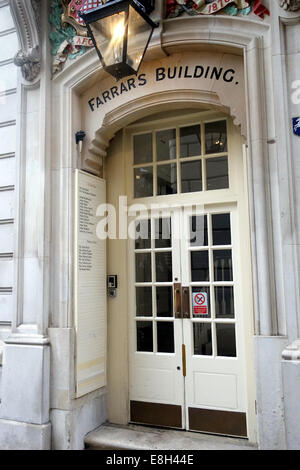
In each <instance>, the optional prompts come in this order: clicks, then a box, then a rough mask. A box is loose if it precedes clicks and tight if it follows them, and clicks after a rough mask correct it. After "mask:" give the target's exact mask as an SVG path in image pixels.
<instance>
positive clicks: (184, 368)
mask: <svg viewBox="0 0 300 470" xmlns="http://www.w3.org/2000/svg"><path fill="white" fill-rule="evenodd" d="M182 375H183V377H186V354H185V344H183V345H182Z"/></svg>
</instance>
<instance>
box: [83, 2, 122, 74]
mask: <svg viewBox="0 0 300 470" xmlns="http://www.w3.org/2000/svg"><path fill="white" fill-rule="evenodd" d="M90 28H91V30H92V33H93V36H94V38H95V41H96V44H97V48H98V50H99V51H100V53H101V55H102V57H103V60H104V62H105V65H106V66H107V65H113V64H118V63H120V62H122V60H123V43H124V41H123V39H124V34H125V30H126V25H125V12H124V11H122V12H120V13H116V14H115V15H110V16H107V17H106V18H101V19H100V20H98V21H95V22H94V23H90Z"/></svg>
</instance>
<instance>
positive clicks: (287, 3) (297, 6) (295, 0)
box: [280, 0, 300, 11]
mask: <svg viewBox="0 0 300 470" xmlns="http://www.w3.org/2000/svg"><path fill="white" fill-rule="evenodd" d="M280 6H281V7H282V8H284V10H287V11H298V10H300V0H281V3H280Z"/></svg>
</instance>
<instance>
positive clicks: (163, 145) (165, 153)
mask: <svg viewBox="0 0 300 470" xmlns="http://www.w3.org/2000/svg"><path fill="white" fill-rule="evenodd" d="M175 158H176V130H175V129H167V130H165V131H159V132H157V133H156V159H157V161H158V162H161V161H164V160H173V159H175Z"/></svg>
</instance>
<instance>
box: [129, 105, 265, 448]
mask: <svg viewBox="0 0 300 470" xmlns="http://www.w3.org/2000/svg"><path fill="white" fill-rule="evenodd" d="M183 114H184V113H183ZM197 118H199V119H201V120H202V119H207V120H211V121H214V120H218V119H224V118H225V119H226V120H227V123H228V126H229V127H228V129H230V132H229V130H228V135H229V133H231V138H230V139H228V155H229V178H230V189H229V190H226V194H224V195H223V197H222V198H221V197H220V199H222V201H224V203H226V204H236V205H237V211H238V231H239V245H238V247H237V252H238V256H239V258H240V259H242V252H245V251H246V252H247V253H248V255H247V263H246V266H244V267H243V275H242V278H241V280H240V284H241V286H242V290H243V297H244V302H243V304H244V312H245V315H244V316H243V323H244V327H243V338H244V340H245V344H246V348H245V364H247V365H248V367H247V369H246V374H245V379H246V397H245V399H246V402H247V422H248V439H249V440H250V441H251V442H256V441H257V438H256V435H257V420H256V401H255V396H256V393H255V374H254V353H253V335H254V324H253V323H254V321H253V292H252V270H251V249H250V222H249V204H248V177H247V154H246V147H245V145H242V137H241V135H240V132H239V131H238V129H237V128H236V127H235V126H234V124H233V121H232V119H231V118H230V117H229V116H228V115H226V114H224V113H220V112H216V111H204V112H203V111H202V112H197V113H193V114H192V115H187V116H184V115H183V117H182V118H181V120H180V125H185V124H186V125H188V123H191V122H194V121H195V120H197ZM175 122H177V123H178V118H177V117H176V118H173V119H172V118H170V117H169V116H168V117H162V118H161V119H157V120H156V119H155V120H154V119H153V118H152V117H149V119H148V120H147V119H144V122H142V123H137V124H132V125H130V126H128V127H127V128H124V129H123V149H124V162H125V165H124V168H125V171H126V194H127V196H128V206H129V205H130V204H132V203H142V204H147V202H148V203H149V202H150V203H151V202H154V197H153V198H152V201H150V198H149V199H148V201H147V198H145V199H144V198H141V199H136V200H134V199H133V198H132V188H133V184H132V167H131V146H132V144H131V139H132V135H133V133H139V132H140V133H143V132H145V131H146V130H148V129H149V128H150V127H154V128H159V129H161V128H167V127H171V126H172V124H173V123H175ZM236 152H237V153H238V155H239V157H238V158H237V157H236V156H235V162H234V163H235V164H233V161H232V158H231V156H232V155H233V154H234V153H236ZM240 178H243V185H242V186H243V190H242V191H240V192H239V191H236V187H235V186H236V184H233V186H232V182H234V183H236V181H238V180H239V179H240ZM222 192H223V191H222ZM209 193H210V194H209ZM212 193H214V191H211V192H207V193H206V194H205V195H204V197H203V203H204V205H208V206H209V205H212V204H213V205H214V204H219V203H216V202H215V201H216V198H215V196H214V195H213V194H212ZM195 194H197V193H189V194H186V195H184V196H183V195H172V196H158V198H159V202H160V203H162V204H164V203H167V202H170V200H169V199H168V198H170V197H171V198H172V199H173V202H172V204H173V203H174V204H175V203H176V200H177V202H178V205H180V206H181V205H182V203H183V199H184V202H185V203H186V204H188V205H190V204H192V203H193V202H194V200H195V197H196V196H195ZM219 194H220V193H219ZM156 198H157V197H155V199H156ZM155 202H156V201H155ZM240 207H244V209H246V210H239V208H240ZM241 240H242V241H241ZM128 248H129V246H128ZM128 297H130V296H128ZM128 312H130V305H129V304H128ZM128 328H129V330H128V339H129V338H130V321H129V322H128ZM128 343H129V341H128ZM128 349H129V345H128ZM128 357H130V351H129V354H128ZM129 369H130V361H129ZM129 375H130V371H129ZM128 397H129V395H128ZM129 419H130V417H129V406H128V420H129Z"/></svg>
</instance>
